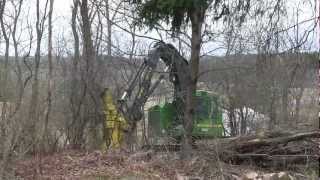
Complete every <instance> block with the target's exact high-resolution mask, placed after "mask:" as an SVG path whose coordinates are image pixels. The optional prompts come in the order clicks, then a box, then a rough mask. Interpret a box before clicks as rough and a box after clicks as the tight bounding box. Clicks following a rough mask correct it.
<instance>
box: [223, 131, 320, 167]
mask: <svg viewBox="0 0 320 180" xmlns="http://www.w3.org/2000/svg"><path fill="white" fill-rule="evenodd" d="M319 138H320V131H312V132H296V133H292V132H290V133H287V132H263V133H258V134H256V135H248V136H240V137H235V138H226V139H223V140H221V141H220V145H219V147H220V148H221V149H220V148H219V152H220V153H219V156H220V158H221V159H222V160H223V161H225V162H231V163H235V164H240V163H242V162H243V161H252V162H254V163H256V164H258V165H261V166H272V167H275V166H283V165H284V166H286V165H288V164H292V163H293V164H309V163H311V164H312V163H317V162H318V159H319V157H320V140H319Z"/></svg>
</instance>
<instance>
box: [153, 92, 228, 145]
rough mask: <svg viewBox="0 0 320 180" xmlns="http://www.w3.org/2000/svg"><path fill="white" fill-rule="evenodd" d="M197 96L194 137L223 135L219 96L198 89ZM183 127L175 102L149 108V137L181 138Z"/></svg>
mask: <svg viewBox="0 0 320 180" xmlns="http://www.w3.org/2000/svg"><path fill="white" fill-rule="evenodd" d="M195 98H196V107H195V116H194V119H193V131H192V135H193V137H195V138H200V139H202V138H213V137H221V136H223V124H222V111H221V110H220V108H219V106H218V97H217V96H215V95H211V94H209V93H208V92H206V91H197V92H196V94H195ZM182 127H183V126H182V123H181V122H178V120H177V111H176V107H175V106H174V103H165V104H163V105H156V106H153V107H151V108H150V109H149V110H148V134H149V137H152V138H158V137H159V138H160V137H173V138H175V139H179V138H180V137H181V136H182V134H183V128H182Z"/></svg>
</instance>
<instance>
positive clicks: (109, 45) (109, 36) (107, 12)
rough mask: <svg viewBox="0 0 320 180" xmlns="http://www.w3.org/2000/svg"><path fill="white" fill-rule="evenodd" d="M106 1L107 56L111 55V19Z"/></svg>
mask: <svg viewBox="0 0 320 180" xmlns="http://www.w3.org/2000/svg"><path fill="white" fill-rule="evenodd" d="M105 1H106V19H107V31H108V39H107V43H108V49H107V53H108V56H111V49H112V48H111V43H112V42H111V28H112V27H111V26H112V24H111V19H110V10H109V0H105Z"/></svg>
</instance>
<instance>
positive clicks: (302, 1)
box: [0, 0, 319, 55]
mask: <svg viewBox="0 0 320 180" xmlns="http://www.w3.org/2000/svg"><path fill="white" fill-rule="evenodd" d="M109 1H110V0H109ZM116 1H118V0H116ZM26 2H29V3H28V4H25V9H28V8H27V6H29V7H32V8H31V9H30V11H35V8H34V7H35V6H34V3H35V2H36V0H28V1H25V3H26ZM40 2H41V3H44V2H45V1H44V0H41V1H40ZM110 2H113V1H112V0H111V1H110ZM284 2H286V3H287V7H288V8H287V13H288V20H287V21H286V22H284V25H283V27H284V28H286V27H290V26H292V25H294V24H295V23H296V16H295V12H296V7H297V6H299V7H300V11H299V20H298V21H299V22H303V21H305V20H308V19H311V18H314V17H315V14H314V13H313V9H312V7H314V4H312V3H315V1H314V0H288V1H286V0H285V1H284ZM72 3H73V0H55V5H54V24H53V26H54V36H56V37H58V36H60V37H61V36H63V37H65V38H66V39H69V40H72V34H71V29H70V20H71V6H72ZM314 23H315V21H309V22H307V23H303V24H301V25H300V26H299V31H300V32H304V31H305V30H308V29H311V28H312V27H313V25H314ZM120 25H121V24H120ZM317 30H318V28H317ZM289 33H293V29H292V30H291V31H290V32H289ZM138 34H142V35H147V36H152V37H154V38H159V36H158V35H157V33H155V32H148V33H146V31H145V30H144V31H141V32H138ZM113 36H114V39H116V40H117V42H115V43H118V44H121V45H122V46H123V47H122V48H123V49H126V45H125V44H126V43H127V44H128V43H130V42H129V41H128V40H130V36H129V35H128V34H127V33H126V32H124V31H122V30H120V29H119V28H117V27H113ZM316 38H317V37H316V36H315V35H312V34H311V36H310V37H309V41H310V42H311V40H314V39H316ZM170 39H171V38H170V37H167V40H168V41H169V40H170ZM138 40H140V41H144V42H145V43H147V44H148V43H150V42H152V41H150V40H147V39H141V38H140V39H139V38H138ZM314 42H317V44H318V42H319V41H314ZM219 46H220V44H219V43H210V44H207V45H205V47H204V50H203V51H204V52H205V51H210V50H212V49H215V48H217V47H219ZM0 47H3V46H0ZM69 47H71V48H72V43H70V44H69ZM317 48H318V45H316V44H313V49H317ZM44 49H45V48H44ZM2 51H3V50H1V49H0V53H2ZM223 53H224V51H222V50H218V51H214V52H213V53H212V55H223Z"/></svg>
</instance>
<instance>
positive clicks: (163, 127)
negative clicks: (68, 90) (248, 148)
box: [118, 42, 224, 144]
mask: <svg viewBox="0 0 320 180" xmlns="http://www.w3.org/2000/svg"><path fill="white" fill-rule="evenodd" d="M159 60H162V61H163V62H164V64H165V65H166V68H165V72H167V73H169V80H170V82H172V83H173V86H174V94H173V101H172V102H170V103H164V104H161V105H156V106H153V107H151V108H149V109H148V122H147V125H148V127H147V129H148V132H147V134H148V137H149V139H153V141H152V143H157V144H158V143H159V140H160V139H163V138H164V137H169V138H172V139H175V140H179V139H180V138H181V137H182V135H183V133H184V128H183V125H182V122H183V114H184V108H183V107H185V106H184V104H185V102H184V100H185V99H186V98H185V96H186V89H187V88H188V85H189V84H190V82H191V73H190V67H189V65H188V61H187V60H186V59H185V58H184V57H182V56H181V55H180V54H179V52H178V51H177V50H176V48H175V47H174V46H173V45H171V44H166V43H164V42H157V43H155V45H154V47H153V49H152V50H150V51H149V54H148V56H147V57H146V58H145V59H144V62H143V64H142V65H141V66H140V67H139V69H138V71H137V73H136V74H135V76H133V77H132V79H131V81H130V83H129V85H128V87H127V89H126V91H125V92H124V93H123V95H122V97H121V98H120V99H119V106H118V110H119V111H120V112H121V113H122V114H123V116H124V117H125V119H126V121H127V123H128V124H129V126H130V127H131V130H132V131H133V130H134V129H135V128H136V124H137V122H138V121H139V120H141V119H143V115H144V106H145V104H146V102H147V100H148V98H149V97H150V96H151V94H152V92H153V91H154V89H155V88H156V87H157V86H158V85H159V83H160V82H161V80H162V79H163V78H164V75H160V77H159V78H158V79H157V80H156V81H155V82H154V83H152V81H151V80H152V79H154V78H155V76H154V75H155V72H156V71H155V70H156V68H157V65H158V62H159ZM194 96H195V100H196V107H195V114H194V119H193V131H192V135H193V137H195V138H212V137H220V136H223V132H224V131H223V123H222V111H221V109H220V108H219V103H218V102H219V98H218V96H217V95H214V94H212V93H209V92H207V91H197V92H196V93H195V95H194ZM129 132H130V130H129Z"/></svg>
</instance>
